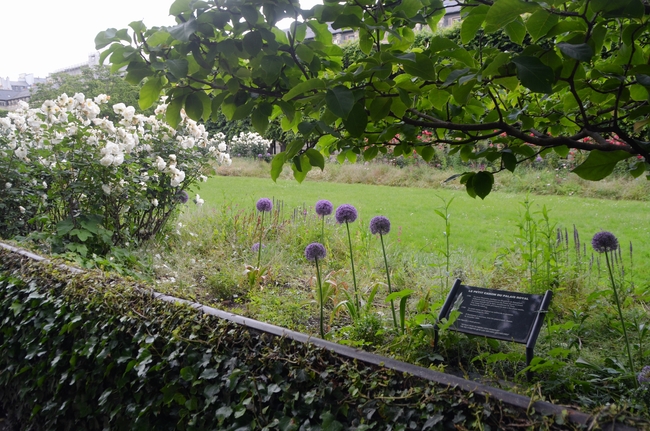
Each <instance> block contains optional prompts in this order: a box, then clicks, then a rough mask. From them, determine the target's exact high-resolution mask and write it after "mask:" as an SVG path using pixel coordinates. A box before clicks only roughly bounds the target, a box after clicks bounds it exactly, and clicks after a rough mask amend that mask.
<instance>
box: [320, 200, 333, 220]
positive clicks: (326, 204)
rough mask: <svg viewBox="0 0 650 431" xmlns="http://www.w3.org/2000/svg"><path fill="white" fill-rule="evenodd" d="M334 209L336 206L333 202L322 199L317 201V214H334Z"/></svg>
mask: <svg viewBox="0 0 650 431" xmlns="http://www.w3.org/2000/svg"><path fill="white" fill-rule="evenodd" d="M333 210H334V206H333V205H332V202H330V201H328V200H326V199H322V200H320V201H318V202H316V214H318V215H319V216H323V217H325V216H327V215H330V214H332V211H333Z"/></svg>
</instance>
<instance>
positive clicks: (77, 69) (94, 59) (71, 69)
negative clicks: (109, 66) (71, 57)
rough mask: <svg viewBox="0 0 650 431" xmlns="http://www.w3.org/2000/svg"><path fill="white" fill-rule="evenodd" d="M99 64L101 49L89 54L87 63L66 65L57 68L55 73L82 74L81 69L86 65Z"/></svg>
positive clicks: (93, 65)
mask: <svg viewBox="0 0 650 431" xmlns="http://www.w3.org/2000/svg"><path fill="white" fill-rule="evenodd" d="M97 66H99V51H95V52H93V53H91V54H88V61H86V62H85V63H79V64H75V65H73V66H68V67H64V68H63V69H58V70H55V71H54V72H53V73H67V74H68V75H81V70H82V69H84V68H86V67H97Z"/></svg>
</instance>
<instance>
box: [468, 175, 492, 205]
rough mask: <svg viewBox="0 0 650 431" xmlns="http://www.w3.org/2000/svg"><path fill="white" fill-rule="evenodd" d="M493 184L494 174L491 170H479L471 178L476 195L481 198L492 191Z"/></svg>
mask: <svg viewBox="0 0 650 431" xmlns="http://www.w3.org/2000/svg"><path fill="white" fill-rule="evenodd" d="M493 185H494V175H493V174H492V173H491V172H487V171H479V172H477V173H476V175H474V178H472V186H473V188H474V192H475V193H476V196H478V197H479V198H481V199H485V197H486V196H487V195H489V194H490V192H491V191H492V186H493Z"/></svg>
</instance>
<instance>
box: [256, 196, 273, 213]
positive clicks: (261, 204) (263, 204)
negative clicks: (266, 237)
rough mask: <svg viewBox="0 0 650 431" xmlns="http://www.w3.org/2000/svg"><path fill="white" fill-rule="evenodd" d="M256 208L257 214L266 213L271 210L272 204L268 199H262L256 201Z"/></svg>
mask: <svg viewBox="0 0 650 431" xmlns="http://www.w3.org/2000/svg"><path fill="white" fill-rule="evenodd" d="M256 206H257V210H258V211H259V212H268V211H271V209H272V208H273V202H271V199H269V198H262V199H260V200H258V201H257V204H256Z"/></svg>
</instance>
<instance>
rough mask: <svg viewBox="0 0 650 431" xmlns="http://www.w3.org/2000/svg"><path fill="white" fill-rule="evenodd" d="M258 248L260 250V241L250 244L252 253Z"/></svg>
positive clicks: (263, 246)
mask: <svg viewBox="0 0 650 431" xmlns="http://www.w3.org/2000/svg"><path fill="white" fill-rule="evenodd" d="M265 247H266V246H265V245H264V244H262V248H265ZM259 250H260V243H259V242H256V243H255V244H253V245H252V246H251V251H252V252H253V253H257V252H258V251H259Z"/></svg>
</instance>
